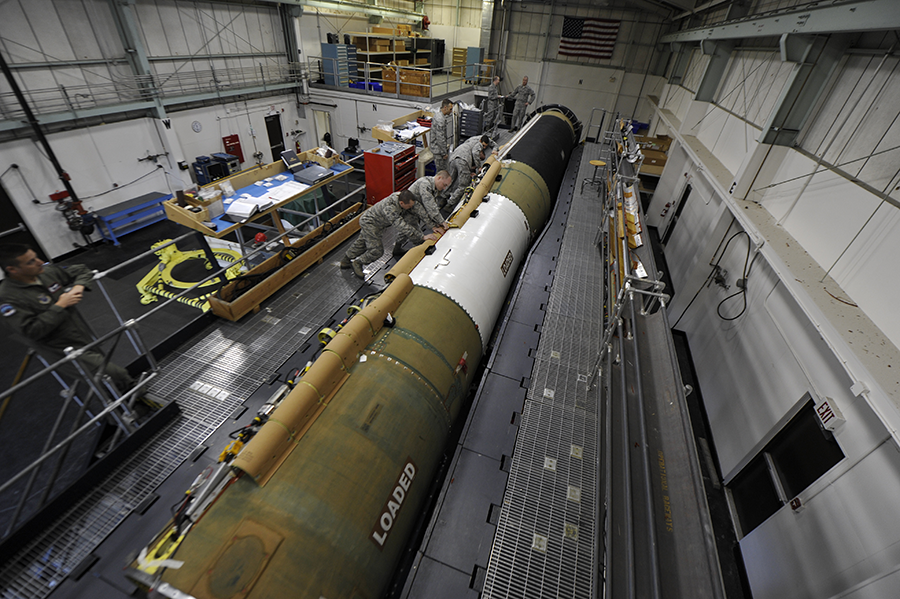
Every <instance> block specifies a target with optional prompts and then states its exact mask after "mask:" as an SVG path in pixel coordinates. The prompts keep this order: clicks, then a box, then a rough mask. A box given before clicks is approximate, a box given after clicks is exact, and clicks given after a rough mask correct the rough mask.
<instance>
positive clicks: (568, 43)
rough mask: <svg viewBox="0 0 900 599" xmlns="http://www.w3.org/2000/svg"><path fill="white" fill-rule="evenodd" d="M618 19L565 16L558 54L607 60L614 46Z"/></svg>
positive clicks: (617, 30) (617, 31)
mask: <svg viewBox="0 0 900 599" xmlns="http://www.w3.org/2000/svg"><path fill="white" fill-rule="evenodd" d="M619 23H620V21H611V20H609V19H589V18H585V19H582V18H577V17H565V20H564V21H563V28H562V37H561V38H560V40H559V55H560V56H574V57H577V58H598V59H600V60H609V59H610V58H612V55H613V49H614V48H615V47H616V36H617V35H618V34H619Z"/></svg>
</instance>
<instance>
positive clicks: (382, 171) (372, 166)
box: [363, 141, 416, 206]
mask: <svg viewBox="0 0 900 599" xmlns="http://www.w3.org/2000/svg"><path fill="white" fill-rule="evenodd" d="M363 160H364V164H365V169H366V202H368V204H369V206H371V205H372V204H377V203H378V202H380V201H381V200H383V199H384V198H386V197H387V196H389V195H391V194H392V193H394V192H395V191H402V190H404V189H406V188H407V187H409V186H410V185H412V182H413V181H415V180H416V147H415V146H411V145H409V144H401V143H398V142H394V141H386V142H384V143H383V144H381V145H379V146H377V147H375V148H372V149H371V150H366V153H365V157H364V158H363Z"/></svg>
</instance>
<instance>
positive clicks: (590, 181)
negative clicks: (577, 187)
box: [581, 160, 606, 193]
mask: <svg viewBox="0 0 900 599" xmlns="http://www.w3.org/2000/svg"><path fill="white" fill-rule="evenodd" d="M590 164H591V165H592V166H593V167H594V174H593V175H592V176H591V177H585V178H584V179H582V180H581V193H584V186H585V184H587V185H597V186H599V185H602V184H603V181H604V177H605V174H606V169H605V168H604V169H603V172H602V173H601V176H600V177H599V178H598V177H597V169H598V168H600V167H605V166H606V162H604V161H603V160H591V161H590ZM598 191H599V188H598Z"/></svg>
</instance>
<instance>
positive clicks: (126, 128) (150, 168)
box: [0, 96, 343, 258]
mask: <svg viewBox="0 0 900 599" xmlns="http://www.w3.org/2000/svg"><path fill="white" fill-rule="evenodd" d="M273 111H274V112H278V113H280V114H281V115H282V127H283V128H284V130H285V133H286V139H285V143H286V145H287V146H290V144H291V138H290V137H289V136H288V135H287V133H288V132H289V131H290V130H292V129H293V128H298V129H303V130H305V131H311V129H310V126H309V125H307V124H306V120H305V119H302V118H300V117H299V116H298V112H297V106H296V102H295V100H294V98H293V97H290V96H281V97H275V98H265V99H262V100H253V101H248V102H246V103H245V102H239V103H229V104H224V105H221V106H215V107H209V108H200V109H196V110H189V111H184V112H178V113H173V114H172V115H170V119H171V122H172V129H171V133H172V134H173V135H171V139H172V140H173V141H174V140H177V143H178V145H180V152H179V153H180V154H181V155H183V156H184V157H185V159H186V160H187V162H188V163H190V162H193V161H194V158H195V157H197V156H202V155H209V154H211V153H213V152H224V151H225V150H224V146H223V143H222V137H223V136H226V135H230V134H237V135H239V137H240V140H241V145H242V148H243V151H244V158H245V161H244V163H243V164H242V165H241V166H242V168H248V167H250V166H253V164H254V159H253V156H252V155H253V152H254V151H255V149H258V150H259V151H261V152H263V161H264V162H270V161H271V154H270V153H269V141H268V138H267V135H266V127H265V116H266V114H268V113H270V112H273ZM194 121H196V122H199V123H200V125H201V131H200V132H199V133H195V132H194V131H193V130H192V127H191V125H192V124H193V123H194ZM251 130H252V131H253V134H251ZM48 140H49V143H50V146H51V147H52V148H53V151H54V153H55V154H56V156H57V159H58V160H59V162H60V163H61V164H62V166H63V168H64V169H65V170H66V171H67V172H68V173H69V174H70V176H71V178H72V180H71V184H72V187H73V189H74V190H75V193H76V194H78V196H79V198H80V199H82V201H83V205H84V207H85V208H86V209H88V210H100V209H101V208H105V207H107V206H112V205H115V204H117V203H119V202H124V201H126V200H129V199H131V198H134V197H137V196H140V195H143V194H145V193H150V192H162V193H171V192H172V190H174V189H178V188H180V187H182V186H186V184H187V183H189V182H190V177H189V175H188V171H179V170H178V169H177V166H176V164H175V161H174V160H170V159H169V158H167V157H161V158H160V159H159V161H158V162H157V163H153V162H148V161H139V160H138V159H140V158H144V157H146V156H147V155H148V154H162V153H165V152H170V154H171V156H174V155H175V154H176V152H178V150H179V149H178V148H175V147H174V146H173V142H172V141H166V140H165V138H164V136H162V135H161V134H160V131H159V129H158V125H157V122H156V120H155V119H149V118H142V119H133V120H130V121H124V122H120V123H111V124H106V125H98V126H95V127H91V128H86V129H85V128H83V129H75V130H72V131H65V132H61V133H56V134H52V135H48ZM309 144H313V145H312V147H315V142H314V140H313V139H312V136H311V135H307V136H303V137H301V145H302V146H303V148H304V149H306V148H308V147H310V145H309ZM340 149H343V147H342V148H340ZM0 163H5V164H10V163H15V164H18V165H19V169H20V171H21V173H22V175H23V176H24V177H25V178H26V179H27V180H28V183H29V185H30V186H31V189H32V190H34V193H35V194H36V195H37V199H38V200H40V201H41V202H42V204H37V205H36V204H34V203H33V202H32V200H33V199H34V198H32V196H31V193H30V192H29V191H28V189H27V187H26V186H25V185H24V184H23V183H22V181H21V179H20V178H18V177H15V176H9V175H7V176H6V177H4V179H3V184H4V186H6V189H7V192H8V193H9V195H10V198H11V199H12V201H13V203H14V204H15V205H16V208H17V209H18V210H19V212H20V213H21V215H22V218H23V220H24V221H25V223H26V224H27V225H28V227H29V229H31V231H32V233H33V234H34V235H35V237H36V238H37V239H38V240H39V242H40V243H41V245H42V248H43V249H44V251H45V252H46V255H47V257H48V258H55V257H58V256H61V255H63V254H66V253H68V252H70V251H72V250H73V248H74V246H73V245H72V244H73V243H83V239H82V238H81V236H80V235H79V234H77V233H75V232H73V231H70V230H69V229H68V227H67V226H66V223H65V220H64V219H63V218H62V216H61V213H59V212H57V211H56V210H55V206H54V205H51V204H49V202H50V200H49V198H48V196H49V194H51V193H55V192H56V191H61V190H63V189H64V186H63V185H62V182H61V181H59V179H58V178H57V176H56V173H55V172H54V170H53V167H52V166H51V164H50V162H49V161H48V160H47V159H46V158H44V156H43V155H42V153H41V151H40V150H39V149H38V146H37V144H35V143H34V142H32V141H30V140H16V141H11V142H7V143H4V144H0ZM157 165H159V166H161V167H162V168H159V166H157ZM141 177H143V178H141ZM139 178H141V179H140V180H139V181H137V182H135V183H131V182H132V181H135V180H136V179H139ZM99 194H102V195H99ZM96 237H97V235H95V238H96Z"/></svg>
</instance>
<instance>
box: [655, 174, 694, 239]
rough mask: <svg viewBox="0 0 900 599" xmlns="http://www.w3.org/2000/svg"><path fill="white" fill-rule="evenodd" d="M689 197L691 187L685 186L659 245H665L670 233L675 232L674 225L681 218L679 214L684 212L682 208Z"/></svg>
mask: <svg viewBox="0 0 900 599" xmlns="http://www.w3.org/2000/svg"><path fill="white" fill-rule="evenodd" d="M690 195H691V185H690V184H687V185H685V186H684V191H683V192H682V193H681V198H680V199H679V200H678V205H677V206H675V214H673V215H672V218H670V219H669V222H668V223H666V225H665V227H664V230H663V233H662V240H661V243H662V244H663V245H666V243H667V242H668V241H669V238H670V237H671V236H672V231H674V230H675V224H676V223H678V219H679V218H680V217H681V213H682V212H684V207H685V205H687V200H688V197H690Z"/></svg>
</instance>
